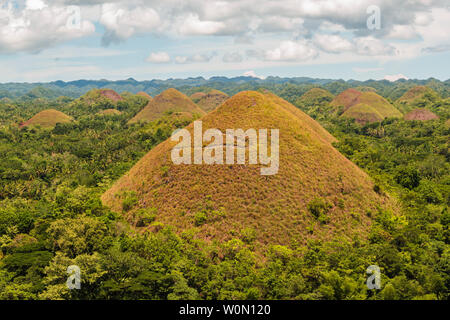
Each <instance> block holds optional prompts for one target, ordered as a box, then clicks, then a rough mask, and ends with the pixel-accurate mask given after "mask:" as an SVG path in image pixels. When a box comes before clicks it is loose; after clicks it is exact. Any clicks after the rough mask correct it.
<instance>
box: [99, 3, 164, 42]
mask: <svg viewBox="0 0 450 320" xmlns="http://www.w3.org/2000/svg"><path fill="white" fill-rule="evenodd" d="M100 23H101V24H103V25H104V26H105V28H106V33H105V34H104V35H103V39H102V42H103V44H104V45H108V44H110V43H111V42H119V41H123V40H126V39H128V38H130V37H131V36H133V35H135V34H140V33H150V32H156V31H157V27H158V26H159V25H160V24H161V20H160V17H159V14H158V13H157V12H156V11H155V10H154V9H153V8H147V7H140V6H138V7H135V8H133V9H129V8H127V7H126V6H122V5H120V4H115V3H107V4H104V5H103V6H102V11H101V17H100Z"/></svg>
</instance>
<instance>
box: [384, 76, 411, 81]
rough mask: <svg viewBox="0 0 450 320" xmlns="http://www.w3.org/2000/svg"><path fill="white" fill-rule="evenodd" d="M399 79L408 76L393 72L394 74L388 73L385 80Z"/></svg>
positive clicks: (406, 78)
mask: <svg viewBox="0 0 450 320" xmlns="http://www.w3.org/2000/svg"><path fill="white" fill-rule="evenodd" d="M399 79H405V80H408V77H407V76H404V75H403V74H393V75H386V76H384V80H388V81H391V82H394V81H397V80H399Z"/></svg>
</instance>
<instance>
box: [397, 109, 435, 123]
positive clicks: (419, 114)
mask: <svg viewBox="0 0 450 320" xmlns="http://www.w3.org/2000/svg"><path fill="white" fill-rule="evenodd" d="M437 119H439V117H438V116H437V115H435V114H434V113H433V112H431V111H430V110H427V109H415V110H413V111H411V112H408V113H407V114H406V115H405V120H418V121H427V120H437Z"/></svg>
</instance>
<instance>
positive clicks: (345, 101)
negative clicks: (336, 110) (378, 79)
mask: <svg viewBox="0 0 450 320" xmlns="http://www.w3.org/2000/svg"><path fill="white" fill-rule="evenodd" d="M361 94H362V92H360V91H358V90H355V89H352V88H350V89H347V90H345V91H343V92H341V93H340V94H338V95H337V96H336V98H334V99H333V101H331V103H330V105H331V106H333V107H339V106H343V107H344V110H343V111H344V112H345V111H347V109H348V108H350V107H351V106H353V105H355V104H357V103H358V100H357V99H358V97H359V96H360V95H361Z"/></svg>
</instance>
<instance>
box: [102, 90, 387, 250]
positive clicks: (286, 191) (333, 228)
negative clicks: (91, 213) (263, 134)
mask: <svg viewBox="0 0 450 320" xmlns="http://www.w3.org/2000/svg"><path fill="white" fill-rule="evenodd" d="M155 99H156V98H155ZM201 120H202V125H203V132H204V131H205V130H207V129H208V128H217V129H219V130H221V132H222V133H225V131H226V129H239V128H241V129H243V130H247V129H250V128H254V129H255V130H258V129H279V153H278V154H279V171H278V173H277V174H275V175H271V176H263V175H261V172H260V169H261V168H262V167H266V166H264V165H261V164H248V150H247V156H246V160H247V161H246V163H245V164H226V165H223V164H210V165H208V164H180V165H175V164H174V163H173V162H172V160H171V152H172V149H173V148H174V146H175V145H176V144H177V142H173V141H171V139H168V140H166V141H165V142H163V143H161V144H159V145H158V146H156V147H155V148H154V149H153V150H151V151H150V152H149V153H147V154H146V155H145V156H144V157H143V158H142V159H141V160H140V161H139V162H138V163H137V164H136V165H135V166H134V167H133V168H132V169H131V170H130V171H129V172H128V173H127V174H125V175H124V176H123V177H122V178H120V179H119V180H118V181H116V182H115V183H114V185H113V186H112V187H111V188H110V189H109V190H108V191H106V192H105V193H104V194H103V195H102V201H103V203H104V205H106V206H108V207H110V208H111V209H112V210H113V211H116V212H123V213H124V214H125V215H126V217H127V218H128V219H129V221H130V222H131V223H136V216H139V215H140V214H142V212H145V210H150V212H153V211H152V210H155V211H156V212H157V214H156V221H155V222H154V223H153V224H152V225H146V226H144V227H143V228H144V229H149V230H152V229H153V228H156V227H157V226H158V225H161V224H166V225H171V226H174V227H175V228H176V230H177V231H178V232H182V231H187V230H191V232H193V234H194V235H195V236H196V237H199V238H202V239H207V240H212V239H215V240H219V241H222V240H229V239H231V238H233V237H238V236H239V235H240V233H241V231H242V230H243V229H246V230H249V229H251V230H253V231H254V232H255V237H256V241H257V243H258V244H257V246H256V248H255V250H257V251H258V250H259V249H258V248H262V247H264V246H265V245H267V244H284V245H289V244H290V243H292V241H298V242H300V243H304V242H305V241H306V240H308V239H310V238H317V239H330V238H332V237H334V236H342V237H346V238H349V239H351V238H352V237H353V236H355V235H358V236H361V237H365V235H366V234H367V231H368V228H369V226H370V224H371V218H370V217H369V216H368V214H367V213H368V212H369V211H372V212H375V211H376V208H377V207H381V208H383V207H386V206H391V202H390V200H389V199H388V198H387V197H385V196H381V195H379V194H377V193H376V192H374V184H373V182H372V181H371V179H370V178H369V177H368V176H367V175H366V174H365V173H364V172H363V171H362V170H361V169H359V168H358V167H357V166H356V165H355V164H353V163H352V162H351V161H350V160H348V159H347V158H345V157H344V156H343V155H342V154H341V153H339V152H338V151H337V150H336V149H335V148H334V147H333V146H332V144H331V142H332V141H335V139H334V138H333V137H332V136H331V135H330V134H329V133H328V132H327V131H325V130H324V129H323V128H322V127H321V126H320V125H319V124H318V123H317V122H315V121H314V120H313V119H312V118H310V117H309V116H307V115H306V114H305V113H303V112H302V111H300V110H299V109H297V108H295V107H294V106H293V105H291V104H289V103H288V102H287V101H285V100H283V99H281V98H279V97H277V96H275V95H273V94H271V93H260V92H255V91H245V92H241V93H239V94H237V95H235V96H233V97H231V98H230V99H228V100H227V101H226V102H225V103H223V104H222V105H221V106H220V107H218V108H217V109H215V110H214V111H212V112H210V113H208V114H207V115H206V116H204V117H203V118H202V119H201ZM194 125H195V123H192V124H190V125H189V126H187V127H186V129H187V130H188V131H189V132H190V133H191V134H192V132H193V130H194ZM224 141H225V139H224ZM218 143H219V145H220V146H222V144H221V143H220V142H218ZM208 144H209V143H206V144H205V142H204V143H203V145H204V146H205V145H208ZM269 145H270V143H269ZM273 152H275V151H273ZM192 153H193V148H192V146H191V154H192ZM224 153H225V151H224ZM130 194H134V195H135V197H136V199H137V202H136V204H135V205H134V206H132V207H130V205H129V201H127V197H128V196H129V195H130ZM124 199H125V202H124Z"/></svg>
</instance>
